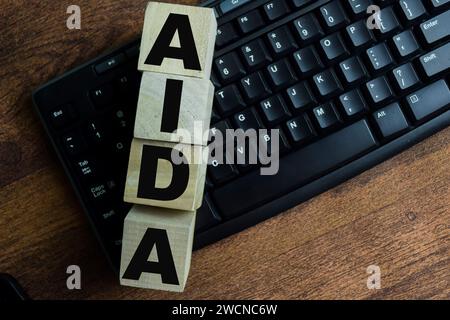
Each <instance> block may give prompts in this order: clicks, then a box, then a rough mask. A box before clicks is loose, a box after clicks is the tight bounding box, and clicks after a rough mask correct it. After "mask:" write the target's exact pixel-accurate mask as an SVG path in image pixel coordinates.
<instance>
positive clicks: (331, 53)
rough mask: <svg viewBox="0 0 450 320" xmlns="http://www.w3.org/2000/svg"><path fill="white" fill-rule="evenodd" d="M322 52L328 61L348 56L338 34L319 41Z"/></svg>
mask: <svg viewBox="0 0 450 320" xmlns="http://www.w3.org/2000/svg"><path fill="white" fill-rule="evenodd" d="M320 45H321V47H322V50H323V52H324V54H325V56H326V57H327V59H328V61H334V60H338V59H341V58H342V57H344V56H346V55H347V54H348V51H347V48H346V47H345V44H344V42H343V41H342V38H341V36H340V34H339V33H334V34H332V35H329V36H327V37H325V38H323V39H322V40H320Z"/></svg>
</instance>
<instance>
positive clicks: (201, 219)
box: [195, 195, 222, 232]
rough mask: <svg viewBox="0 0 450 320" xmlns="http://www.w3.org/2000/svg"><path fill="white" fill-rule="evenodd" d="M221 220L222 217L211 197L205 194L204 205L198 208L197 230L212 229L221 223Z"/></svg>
mask: <svg viewBox="0 0 450 320" xmlns="http://www.w3.org/2000/svg"><path fill="white" fill-rule="evenodd" d="M221 221H222V219H221V218H220V216H219V214H218V213H217V212H216V210H215V208H214V204H213V202H212V200H211V198H210V197H209V195H205V196H204V197H203V204H202V206H201V207H200V209H198V210H197V217H196V221H195V232H201V231H204V230H206V229H210V228H212V227H214V226H215V225H217V224H219V223H220V222H221Z"/></svg>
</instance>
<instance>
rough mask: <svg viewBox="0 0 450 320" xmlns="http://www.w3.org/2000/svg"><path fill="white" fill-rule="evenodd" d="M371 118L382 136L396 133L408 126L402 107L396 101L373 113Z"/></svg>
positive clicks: (387, 136) (386, 136)
mask: <svg viewBox="0 0 450 320" xmlns="http://www.w3.org/2000/svg"><path fill="white" fill-rule="evenodd" d="M373 118H374V120H375V122H376V123H377V125H378V128H379V129H380V132H381V134H382V136H383V137H384V138H390V137H392V136H394V135H398V134H400V133H402V132H403V131H405V130H407V129H408V128H409V124H408V121H407V120H406V118H405V116H404V114H403V111H402V109H401V108H400V105H399V104H398V103H393V104H391V105H389V106H387V107H384V108H381V109H379V110H377V111H376V112H374V113H373Z"/></svg>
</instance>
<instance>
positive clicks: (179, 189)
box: [124, 138, 207, 211]
mask: <svg viewBox="0 0 450 320" xmlns="http://www.w3.org/2000/svg"><path fill="white" fill-rule="evenodd" d="M204 148H205V147H201V146H193V145H186V144H175V143H170V142H158V141H149V140H142V139H136V138H135V139H133V142H132V143H131V151H130V161H129V164H128V175H127V181H126V185H125V195H124V200H125V202H130V203H135V204H143V205H148V206H156V207H162V208H170V209H178V210H186V211H195V210H196V209H198V208H199V207H200V206H201V204H202V199H203V191H204V187H205V176H206V165H207V163H206V161H204V160H203V159H202V156H203V149H204Z"/></svg>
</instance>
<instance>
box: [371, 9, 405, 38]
mask: <svg viewBox="0 0 450 320" xmlns="http://www.w3.org/2000/svg"><path fill="white" fill-rule="evenodd" d="M378 17H379V23H378V26H379V28H376V29H375V30H377V31H378V33H380V34H381V35H383V36H385V35H388V34H390V33H393V32H395V31H396V30H398V29H399V28H400V23H399V22H398V19H397V16H396V15H395V13H394V11H393V9H392V7H386V8H383V9H381V11H380V12H379V13H378Z"/></svg>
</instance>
